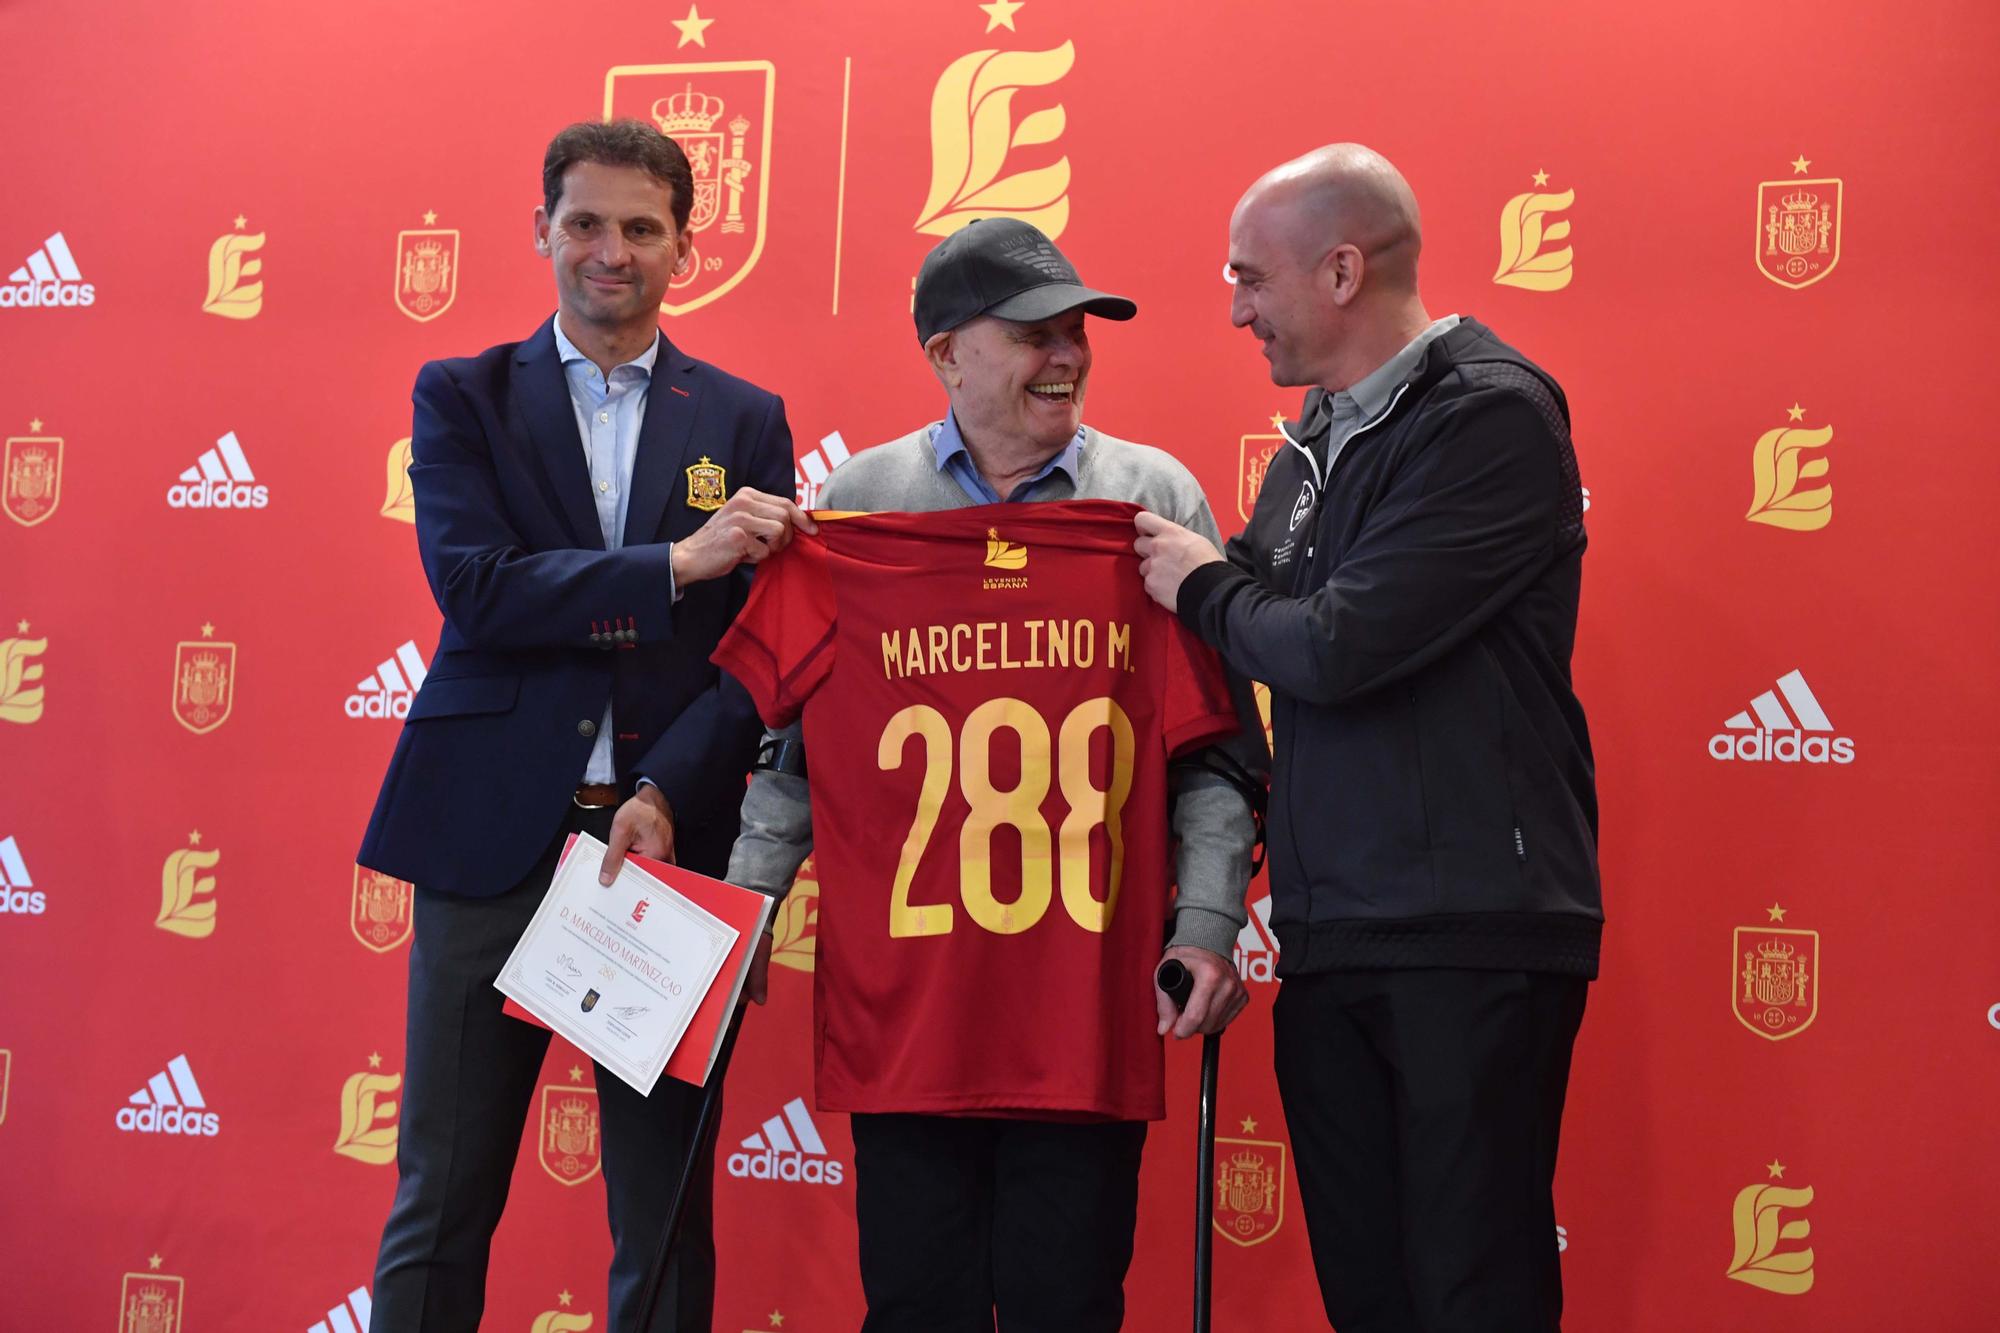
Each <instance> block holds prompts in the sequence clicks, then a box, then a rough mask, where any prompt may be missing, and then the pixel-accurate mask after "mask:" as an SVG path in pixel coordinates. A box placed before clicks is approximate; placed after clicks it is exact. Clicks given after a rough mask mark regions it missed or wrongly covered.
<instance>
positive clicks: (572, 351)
mask: <svg viewBox="0 0 2000 1333" xmlns="http://www.w3.org/2000/svg"><path fill="white" fill-rule="evenodd" d="M549 327H550V328H551V329H552V330H554V331H555V335H556V355H557V356H559V357H561V358H562V363H563V364H564V365H565V366H568V365H573V364H574V363H576V362H578V361H589V360H590V358H589V357H587V356H585V355H584V354H583V352H582V350H581V349H579V348H578V347H577V345H576V344H575V343H573V342H571V341H570V340H569V339H568V338H567V337H565V336H563V330H562V321H561V320H560V319H554V320H550V321H549ZM659 359H660V331H659V330H658V329H654V330H653V341H652V342H651V343H649V344H647V346H646V350H645V351H643V352H641V353H639V355H637V356H635V357H633V358H632V359H631V360H630V361H627V362H625V363H624V364H623V365H617V366H613V367H612V368H611V374H612V375H616V374H617V373H618V372H619V371H621V370H623V369H625V367H626V366H637V367H639V369H641V370H643V371H645V372H646V375H647V377H648V378H650V377H651V376H652V373H653V363H654V362H655V361H658V360H659ZM605 378H606V379H607V380H608V379H610V378H611V376H610V375H607V376H605Z"/></svg>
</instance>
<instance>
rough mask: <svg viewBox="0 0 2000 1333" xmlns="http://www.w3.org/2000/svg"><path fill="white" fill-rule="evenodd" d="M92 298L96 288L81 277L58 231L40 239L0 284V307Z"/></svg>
mask: <svg viewBox="0 0 2000 1333" xmlns="http://www.w3.org/2000/svg"><path fill="white" fill-rule="evenodd" d="M96 300H97V288H96V287H94V286H92V285H91V284H90V283H87V282H85V281H84V280H83V274H82V273H81V272H79V271H78V269H77V267H76V256H75V255H72V254H71V253H70V252H69V242H68V241H65V240H64V239H63V234H62V233H61V232H57V233H55V234H54V235H53V236H51V237H49V239H47V240H46V241H43V242H42V248H41V249H39V250H37V251H35V253H33V254H31V255H29V256H28V258H27V262H25V263H23V264H22V265H21V267H19V268H17V269H15V270H14V271H13V272H12V273H9V274H8V275H7V285H6V286H5V287H0V306H18V307H21V308H24V309H25V308H29V307H33V306H58V305H90V304H92V303H93V302H95V301H96Z"/></svg>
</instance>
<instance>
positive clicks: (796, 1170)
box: [729, 1097, 847, 1185]
mask: <svg viewBox="0 0 2000 1333" xmlns="http://www.w3.org/2000/svg"><path fill="white" fill-rule="evenodd" d="M787 1125H789V1126H790V1129H789V1131H788V1130H787V1128H786V1126H787ZM742 1148H743V1150H742V1151H738V1152H733V1153H731V1154H729V1174H730V1175H732V1176H737V1177H739V1178H746V1179H749V1180H797V1181H803V1182H804V1183H806V1184H808V1185H838V1184H839V1183H840V1182H841V1181H842V1180H843V1179H845V1177H846V1171H847V1168H846V1167H845V1166H844V1165H843V1164H841V1163H840V1162H838V1161H836V1160H834V1159H833V1158H831V1157H829V1156H827V1153H826V1144H825V1143H824V1142H822V1141H821V1139H820V1136H819V1130H818V1128H817V1127H816V1126H814V1124H813V1122H812V1116H811V1115H809V1114H807V1112H806V1103H805V1099H804V1098H802V1097H794V1098H792V1099H791V1100H790V1101H788V1102H786V1103H785V1110H784V1114H783V1115H774V1116H772V1117H771V1118H770V1119H769V1120H766V1121H765V1122H764V1128H763V1130H762V1132H761V1133H757V1134H752V1135H751V1136H750V1137H749V1138H747V1139H745V1140H743V1145H742Z"/></svg>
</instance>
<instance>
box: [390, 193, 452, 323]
mask: <svg viewBox="0 0 2000 1333" xmlns="http://www.w3.org/2000/svg"><path fill="white" fill-rule="evenodd" d="M436 223H437V214H436V213H425V214H424V225H423V226H422V227H420V228H416V229H414V230H410V231H399V232H397V233H396V309H398V310H400V311H402V312H403V313H404V314H406V315H408V316H409V317H410V318H411V319H414V320H416V321H417V322H418V323H424V322H427V321H429V320H433V319H436V318H437V317H438V316H439V315H442V314H443V313H444V312H445V311H447V310H449V309H451V303H452V302H453V301H454V300H456V299H457V298H458V229H457V228H456V227H439V226H437V225H436Z"/></svg>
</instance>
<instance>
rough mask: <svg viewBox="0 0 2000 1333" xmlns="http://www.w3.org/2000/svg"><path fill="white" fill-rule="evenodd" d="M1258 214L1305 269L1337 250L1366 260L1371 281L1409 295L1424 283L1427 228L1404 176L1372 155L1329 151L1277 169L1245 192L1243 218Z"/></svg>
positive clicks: (1352, 146)
mask: <svg viewBox="0 0 2000 1333" xmlns="http://www.w3.org/2000/svg"><path fill="white" fill-rule="evenodd" d="M1246 213H1248V214H1255V215H1257V219H1256V220H1258V221H1261V222H1263V223H1264V224H1265V225H1266V226H1267V227H1268V228H1269V234H1270V235H1271V236H1272V238H1273V239H1274V240H1276V241H1278V242H1279V243H1280V244H1282V245H1284V246H1286V247H1287V248H1288V249H1289V250H1290V251H1291V255H1292V258H1294V259H1295V260H1296V261H1297V262H1299V263H1301V264H1312V263H1315V262H1317V261H1318V260H1319V259H1320V257H1321V256H1323V255H1325V254H1326V252H1327V251H1329V250H1331V249H1333V248H1334V247H1335V246H1337V245H1342V244H1347V245H1352V246H1354V247H1355V249H1357V250H1359V251H1360V252H1361V253H1362V256H1363V257H1364V258H1365V259H1366V261H1367V263H1368V267H1369V270H1370V277H1371V278H1373V279H1374V280H1375V281H1376V282H1378V283H1385V284H1388V285H1391V286H1395V287H1399V288H1403V289H1406V290H1410V289H1414V288H1415V286H1416V280H1417V253H1418V251H1420V250H1421V249H1422V248H1423V225H1422V221H1421V219H1420V218H1419V216H1418V213H1417V196H1416V194H1415V193H1414V192H1413V191H1412V190H1411V189H1410V183H1409V182H1408V181H1406V180H1404V179H1403V173H1402V172H1400V171H1398V170H1396V168H1395V167H1394V166H1393V165H1391V163H1390V162H1389V159H1388V158H1386V157H1383V156H1382V155H1381V154H1380V153H1378V152H1376V151H1375V150H1374V149H1372V148H1366V147H1363V146H1362V145H1361V144H1358V143H1335V144H1328V145H1326V147H1324V148H1315V149H1313V150H1312V151H1311V152H1310V153H1307V154H1305V155H1304V156H1303V157H1295V158H1293V159H1292V160H1291V161H1289V162H1286V163H1283V164H1282V165H1279V166H1276V167H1273V168H1272V169H1271V170H1269V171H1267V172H1265V173H1264V174H1263V175H1262V176H1260V177H1259V178H1258V179H1257V182H1256V184H1254V185H1252V186H1251V187H1250V188H1249V189H1248V190H1247V191H1245V192H1244V195H1243V199H1242V201H1241V202H1240V203H1238V204H1237V205H1236V217H1237V218H1238V219H1242V218H1244V216H1245V215H1246Z"/></svg>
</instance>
